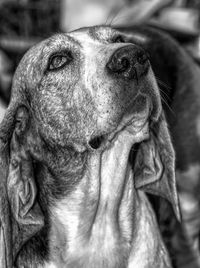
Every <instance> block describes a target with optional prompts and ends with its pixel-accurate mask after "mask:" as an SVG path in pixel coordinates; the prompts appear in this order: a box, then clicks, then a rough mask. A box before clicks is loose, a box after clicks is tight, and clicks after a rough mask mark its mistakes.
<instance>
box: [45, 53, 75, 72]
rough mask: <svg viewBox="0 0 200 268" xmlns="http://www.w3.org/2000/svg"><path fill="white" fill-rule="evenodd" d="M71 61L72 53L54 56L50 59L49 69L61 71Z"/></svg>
mask: <svg viewBox="0 0 200 268" xmlns="http://www.w3.org/2000/svg"><path fill="white" fill-rule="evenodd" d="M71 61H72V56H71V55H70V53H68V54H57V55H53V56H51V57H50V60H49V64H48V69H49V70H50V71H51V70H58V69H61V68H63V67H64V66H65V65H67V64H68V63H70V62H71Z"/></svg>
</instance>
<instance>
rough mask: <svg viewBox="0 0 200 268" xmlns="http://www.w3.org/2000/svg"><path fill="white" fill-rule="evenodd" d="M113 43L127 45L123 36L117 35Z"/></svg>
mask: <svg viewBox="0 0 200 268" xmlns="http://www.w3.org/2000/svg"><path fill="white" fill-rule="evenodd" d="M112 43H125V40H124V38H123V37H122V36H121V35H117V36H115V37H114V38H113V39H112Z"/></svg>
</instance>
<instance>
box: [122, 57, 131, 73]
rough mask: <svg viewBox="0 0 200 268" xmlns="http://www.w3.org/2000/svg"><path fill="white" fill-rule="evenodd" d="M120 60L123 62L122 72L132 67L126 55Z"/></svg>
mask: <svg viewBox="0 0 200 268" xmlns="http://www.w3.org/2000/svg"><path fill="white" fill-rule="evenodd" d="M120 62H121V69H120V71H121V72H124V71H126V70H127V69H129V68H130V61H129V60H128V59H127V58H126V57H123V58H121V60H120Z"/></svg>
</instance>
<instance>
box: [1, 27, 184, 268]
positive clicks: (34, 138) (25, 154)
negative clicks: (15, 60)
mask: <svg viewBox="0 0 200 268" xmlns="http://www.w3.org/2000/svg"><path fill="white" fill-rule="evenodd" d="M135 43H136V42H134V41H132V40H131V39H130V38H129V37H128V36H126V35H125V36H124V35H123V34H120V33H119V32H118V31H115V30H112V29H110V28H109V27H93V28H86V29H79V30H77V31H75V32H72V33H69V34H60V35H55V36H53V37H51V38H49V39H47V40H45V41H43V42H41V43H39V44H38V45H36V46H34V47H33V48H31V49H30V51H28V52H27V53H26V55H25V56H24V57H23V59H22V61H21V63H20V64H19V66H18V68H17V70H16V73H15V76H14V80H13V88H12V96H11V102H10V105H9V107H8V110H7V112H6V115H5V118H4V120H3V122H2V124H1V128H0V138H1V169H0V170H1V180H0V183H1V184H0V190H1V192H3V195H2V196H1V197H0V209H1V210H0V223H1V229H0V230H1V236H0V239H1V240H0V241H1V242H0V247H1V249H2V251H1V252H4V255H2V256H1V267H2V268H10V267H12V265H13V263H14V264H15V265H16V266H17V267H59V268H60V267H77V268H78V267H99V268H100V267H113V268H114V267H120V268H121V267H138V268H142V267H143V268H144V267H171V262H170V259H169V256H168V253H167V250H166V248H165V245H164V243H163V241H162V238H161V235H160V232H159V229H158V226H157V223H156V219H155V216H154V212H153V210H152V208H151V205H150V202H149V201H148V199H147V198H146V194H145V192H148V193H151V194H153V195H158V196H161V197H164V198H166V199H167V200H168V201H170V202H171V204H172V206H173V208H174V212H175V214H176V215H177V217H178V218H180V215H179V207H178V198H177V192H176V183H175V166H174V161H175V157H174V151H173V147H172V144H171V140H170V136H169V133H168V128H167V124H166V121H165V116H164V114H163V111H162V106H161V100H160V94H159V89H158V85H157V82H156V79H155V76H154V73H153V72H152V69H151V66H150V63H149V61H148V60H147V58H146V56H145V55H146V53H145V52H144V51H143V50H142V49H141V48H140V47H139V46H137V45H136V44H135ZM56 55H64V58H65V59H66V58H67V60H69V58H70V60H69V63H68V64H66V65H64V66H63V67H62V68H56V69H55V68H54V69H53V70H52V69H51V64H52V58H53V57H55V56H56ZM120 55H122V56H125V57H126V61H128V65H127V64H126V66H125V67H124V66H123V68H125V69H123V71H122V67H121V65H120V64H121V63H119V58H120V57H121V56H120ZM62 59H63V58H62ZM121 59H122V58H121ZM113 62H114V63H113ZM58 64H59V61H58ZM113 64H114V67H113ZM119 66H120V67H119ZM116 68H120V69H119V70H118V71H115V69H116ZM94 140H95V141H96V143H94ZM98 141H99V142H98ZM130 152H131V154H130ZM141 237H142V240H141Z"/></svg>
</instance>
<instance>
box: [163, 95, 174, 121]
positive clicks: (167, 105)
mask: <svg viewBox="0 0 200 268" xmlns="http://www.w3.org/2000/svg"><path fill="white" fill-rule="evenodd" d="M161 100H162V101H163V102H164V104H165V105H166V107H167V108H168V109H169V111H170V112H171V113H172V114H173V115H174V116H175V112H174V111H173V110H172V108H171V107H170V106H169V104H168V103H167V101H166V100H165V99H164V97H163V96H161Z"/></svg>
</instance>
